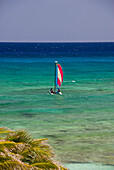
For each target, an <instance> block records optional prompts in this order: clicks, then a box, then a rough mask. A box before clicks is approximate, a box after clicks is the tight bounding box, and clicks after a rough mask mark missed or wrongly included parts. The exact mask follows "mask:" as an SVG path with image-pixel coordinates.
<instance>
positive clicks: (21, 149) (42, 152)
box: [0, 128, 66, 170]
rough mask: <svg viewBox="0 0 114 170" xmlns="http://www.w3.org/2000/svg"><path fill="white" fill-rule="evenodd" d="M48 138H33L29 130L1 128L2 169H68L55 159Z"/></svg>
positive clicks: (0, 160)
mask: <svg viewBox="0 0 114 170" xmlns="http://www.w3.org/2000/svg"><path fill="white" fill-rule="evenodd" d="M46 140H47V139H33V138H32V137H31V136H30V135H29V134H28V132H27V131H25V130H17V131H11V130H9V129H8V128H0V170H3V169H5V170H21V169H22V170H29V169H30V170H37V169H38V170H41V169H45V170H51V169H55V170H66V168H64V167H62V166H60V165H59V164H58V163H56V162H55V161H54V160H53V156H54V155H53V152H52V149H51V147H50V146H49V145H48V144H46Z"/></svg>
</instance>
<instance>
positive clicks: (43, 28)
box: [0, 0, 114, 41]
mask: <svg viewBox="0 0 114 170" xmlns="http://www.w3.org/2000/svg"><path fill="white" fill-rule="evenodd" d="M0 41H114V0H0Z"/></svg>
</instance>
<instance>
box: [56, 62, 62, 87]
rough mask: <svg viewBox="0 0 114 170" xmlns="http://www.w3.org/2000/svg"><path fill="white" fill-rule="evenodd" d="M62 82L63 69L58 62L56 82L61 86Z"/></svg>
mask: <svg viewBox="0 0 114 170" xmlns="http://www.w3.org/2000/svg"><path fill="white" fill-rule="evenodd" d="M62 82H63V70H62V67H61V65H60V64H57V84H58V85H59V86H61V84H62Z"/></svg>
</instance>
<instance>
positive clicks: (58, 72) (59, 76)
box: [49, 61, 63, 95]
mask: <svg viewBox="0 0 114 170" xmlns="http://www.w3.org/2000/svg"><path fill="white" fill-rule="evenodd" d="M62 82H63V70H62V67H61V65H60V64H58V63H57V61H55V84H54V92H51V91H50V92H49V93H50V94H60V95H62V93H61V91H60V89H59V87H60V86H61V85H62ZM57 89H58V91H57Z"/></svg>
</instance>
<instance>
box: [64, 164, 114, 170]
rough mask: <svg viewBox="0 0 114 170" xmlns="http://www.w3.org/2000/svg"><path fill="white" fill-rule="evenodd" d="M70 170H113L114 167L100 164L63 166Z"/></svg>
mask: <svg viewBox="0 0 114 170" xmlns="http://www.w3.org/2000/svg"><path fill="white" fill-rule="evenodd" d="M63 165H64V166H65V167H66V168H68V169H69V170H75V169H76V170H84V169H85V170H91V169H92V170H96V169H97V170H113V168H114V165H103V164H100V163H66V164H63Z"/></svg>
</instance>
